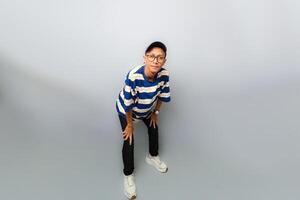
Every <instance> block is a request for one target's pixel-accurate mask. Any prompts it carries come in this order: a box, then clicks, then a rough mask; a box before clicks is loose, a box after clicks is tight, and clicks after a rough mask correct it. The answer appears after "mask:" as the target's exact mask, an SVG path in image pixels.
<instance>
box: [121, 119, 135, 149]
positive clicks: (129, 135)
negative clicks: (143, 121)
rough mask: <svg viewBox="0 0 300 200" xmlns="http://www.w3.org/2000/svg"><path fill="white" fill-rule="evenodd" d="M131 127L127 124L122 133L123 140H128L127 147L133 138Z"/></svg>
mask: <svg viewBox="0 0 300 200" xmlns="http://www.w3.org/2000/svg"><path fill="white" fill-rule="evenodd" d="M133 129H134V128H133V125H132V124H127V126H126V128H125V130H124V131H123V138H124V140H127V139H128V138H129V145H131V143H132V136H133Z"/></svg>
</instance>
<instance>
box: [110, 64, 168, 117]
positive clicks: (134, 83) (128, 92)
mask: <svg viewBox="0 0 300 200" xmlns="http://www.w3.org/2000/svg"><path fill="white" fill-rule="evenodd" d="M144 69H145V66H137V67H135V68H133V69H132V70H130V72H129V73H128V74H127V76H126V80H125V85H124V87H123V89H122V90H121V91H120V93H119V97H118V99H117V103H116V108H117V111H118V113H119V114H120V115H123V116H125V114H126V112H128V111H130V110H132V111H133V118H134V119H142V118H145V117H147V116H148V115H149V113H150V112H151V111H152V110H153V109H154V108H155V105H156V102H157V99H160V100H161V101H163V102H169V101H170V100H171V97H170V87H169V73H168V71H167V70H166V69H164V68H162V69H161V70H160V71H159V72H158V73H157V75H156V78H155V81H154V82H150V81H148V80H147V78H146V76H145V74H144Z"/></svg>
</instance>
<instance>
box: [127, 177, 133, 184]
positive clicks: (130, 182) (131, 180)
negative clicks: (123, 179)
mask: <svg viewBox="0 0 300 200" xmlns="http://www.w3.org/2000/svg"><path fill="white" fill-rule="evenodd" d="M127 181H128V185H130V186H132V185H133V184H134V182H133V177H132V176H129V177H128V178H127Z"/></svg>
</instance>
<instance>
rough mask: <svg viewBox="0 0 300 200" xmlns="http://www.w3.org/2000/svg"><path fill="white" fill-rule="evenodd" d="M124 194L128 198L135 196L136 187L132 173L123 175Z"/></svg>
mask: <svg viewBox="0 0 300 200" xmlns="http://www.w3.org/2000/svg"><path fill="white" fill-rule="evenodd" d="M124 194H125V196H126V197H127V198H128V199H130V200H132V199H135V198H136V188H135V183H134V176H133V174H131V175H129V176H125V175H124Z"/></svg>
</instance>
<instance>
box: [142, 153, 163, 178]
mask: <svg viewBox="0 0 300 200" xmlns="http://www.w3.org/2000/svg"><path fill="white" fill-rule="evenodd" d="M146 162H147V163H148V164H149V165H152V166H154V167H155V169H157V170H158V171H159V172H162V173H166V172H167V171H168V167H167V165H166V164H165V163H164V162H163V161H161V160H160V158H159V156H151V155H150V154H148V155H147V156H146Z"/></svg>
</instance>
